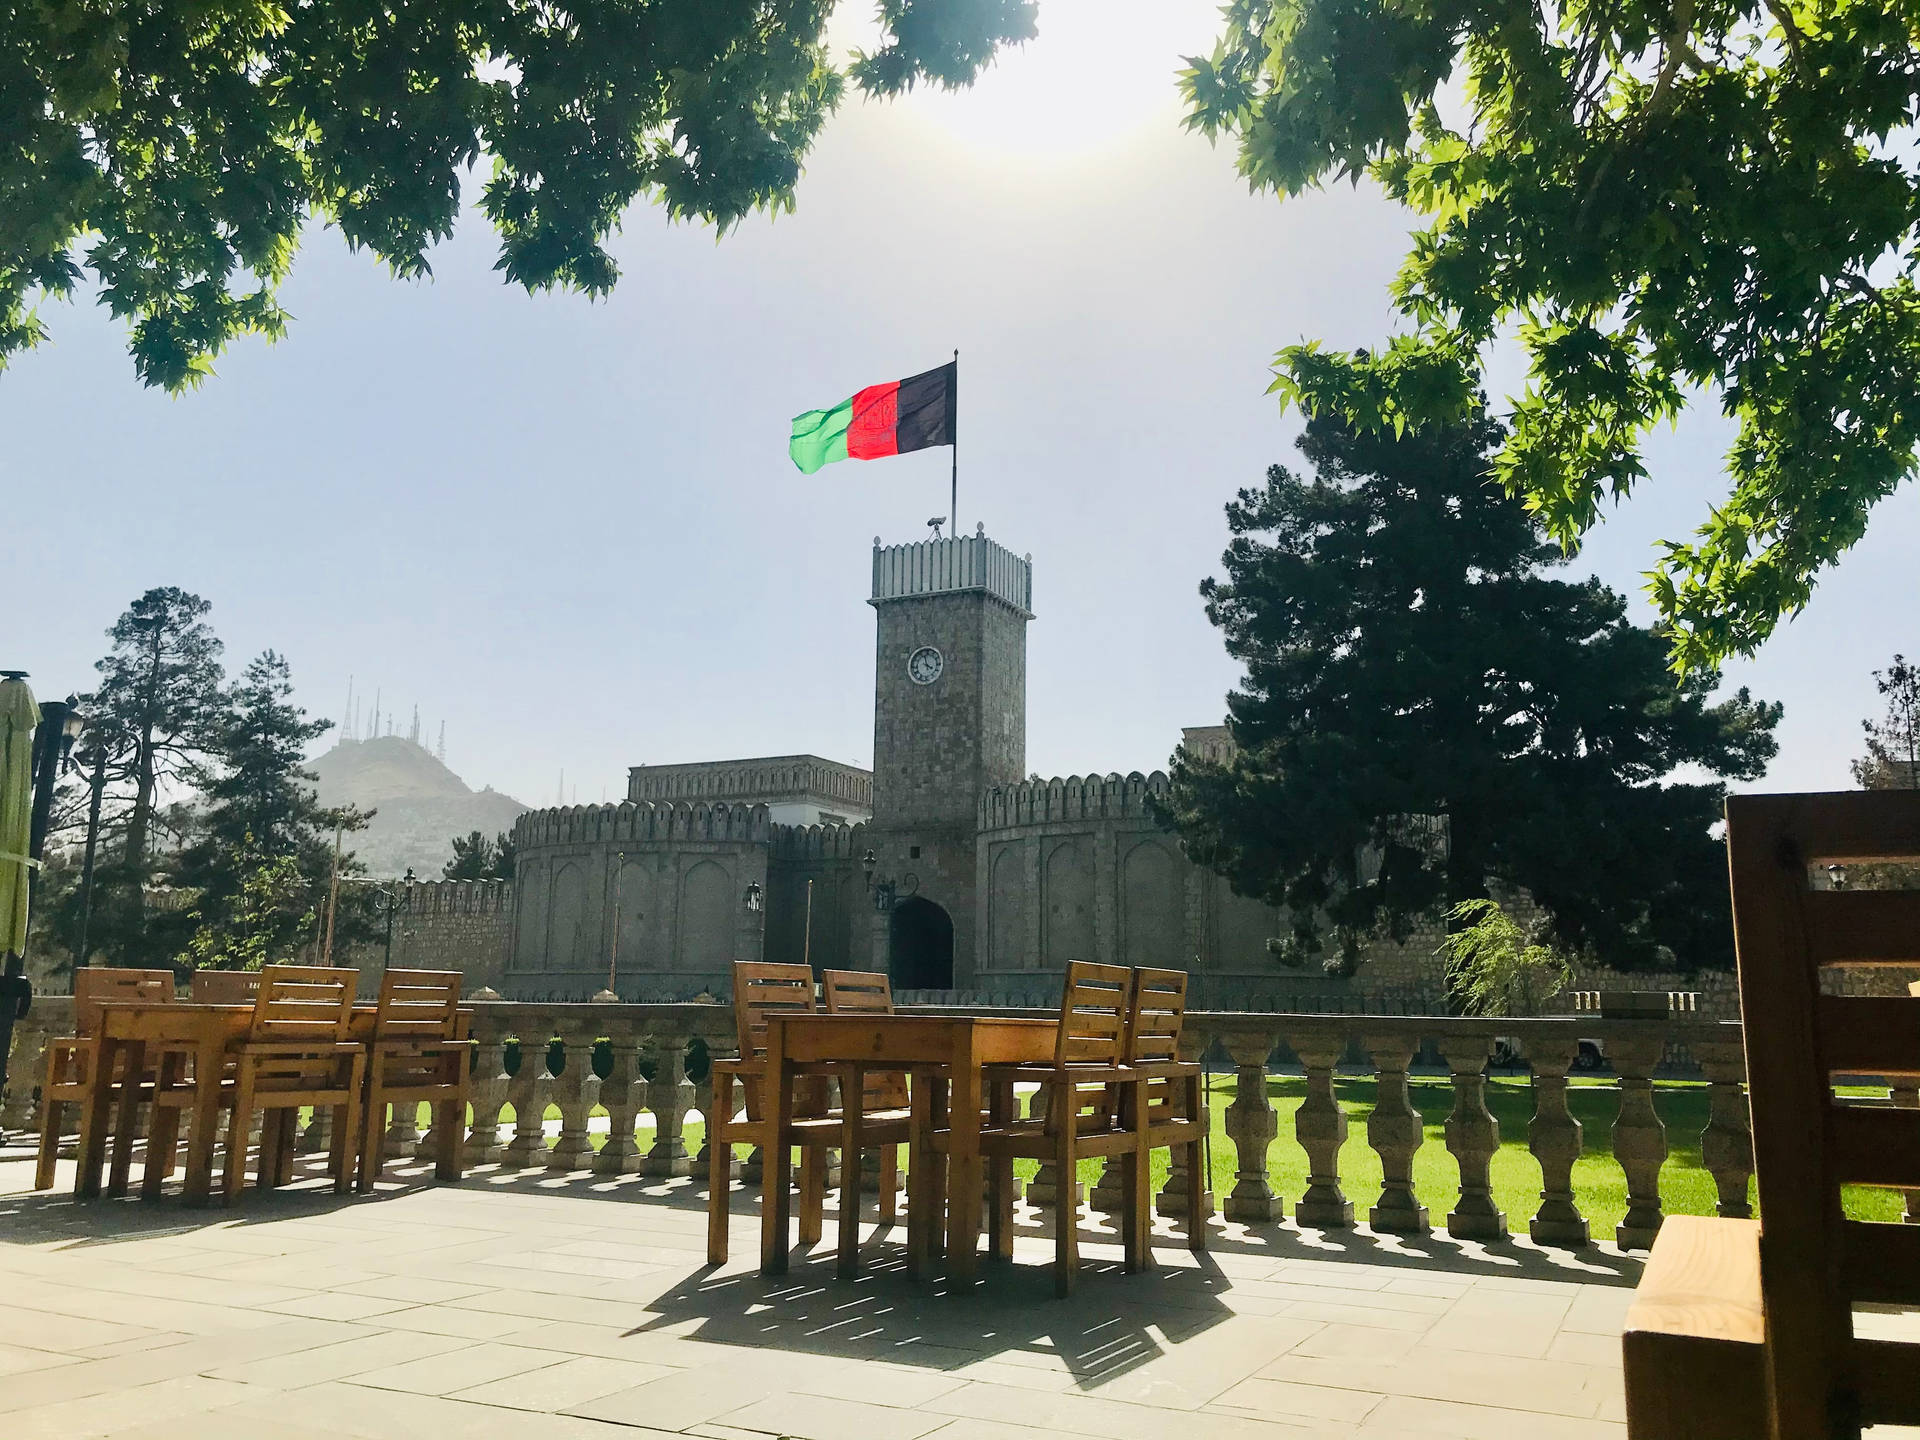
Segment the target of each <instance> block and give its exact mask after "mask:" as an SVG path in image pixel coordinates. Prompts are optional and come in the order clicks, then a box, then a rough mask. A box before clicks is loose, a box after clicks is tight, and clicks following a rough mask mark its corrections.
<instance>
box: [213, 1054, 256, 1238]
mask: <svg viewBox="0 0 1920 1440" xmlns="http://www.w3.org/2000/svg"><path fill="white" fill-rule="evenodd" d="M252 1123H253V1076H252V1074H251V1073H250V1072H249V1070H248V1068H247V1065H246V1062H245V1061H242V1062H241V1066H240V1076H239V1079H238V1080H237V1081H236V1083H235V1086H234V1095H233V1114H232V1115H231V1116H229V1117H228V1119H227V1164H226V1169H225V1170H223V1171H222V1172H221V1174H220V1199H221V1203H222V1204H226V1205H231V1204H233V1202H234V1200H235V1199H236V1198H237V1197H238V1196H239V1194H240V1186H241V1184H242V1183H243V1182H244V1181H245V1179H246V1175H247V1127H248V1126H249V1125H251V1124H252Z"/></svg>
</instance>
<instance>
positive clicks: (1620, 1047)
mask: <svg viewBox="0 0 1920 1440" xmlns="http://www.w3.org/2000/svg"><path fill="white" fill-rule="evenodd" d="M1607 1050H1608V1054H1609V1056H1610V1058H1611V1059H1612V1061H1613V1069H1614V1073H1615V1074H1616V1075H1618V1076H1619V1080H1620V1118H1619V1119H1617V1120H1615V1121H1614V1122H1613V1155H1614V1158H1615V1159H1616V1160H1618V1161H1619V1162H1620V1168H1621V1169H1622V1170H1625V1171H1626V1172H1627V1216H1626V1218H1625V1219H1624V1220H1622V1221H1621V1222H1620V1224H1619V1225H1618V1226H1617V1227H1615V1229H1614V1239H1615V1241H1616V1242H1617V1243H1618V1244H1619V1246H1620V1248H1621V1249H1622V1250H1647V1249H1651V1248H1652V1246H1653V1237H1654V1236H1656V1235H1658V1234H1659V1233H1660V1219H1661V1216H1660V1166H1661V1165H1662V1163H1664V1162H1665V1160H1666V1158H1667V1127H1666V1126H1665V1125H1662V1124H1661V1123H1660V1116H1659V1113H1658V1112H1657V1111H1655V1109H1654V1108H1653V1071H1654V1067H1655V1066H1656V1065H1658V1064H1659V1063H1660V1057H1661V1056H1662V1055H1663V1054H1664V1053H1665V1052H1666V1036H1665V1033H1664V1031H1663V1030H1655V1031H1645V1030H1642V1031H1639V1032H1638V1033H1634V1034H1631V1035H1629V1036H1628V1037H1627V1038H1625V1039H1619V1040H1615V1039H1611V1038H1609V1041H1608V1045H1607Z"/></svg>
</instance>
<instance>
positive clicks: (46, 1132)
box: [33, 965, 173, 1190]
mask: <svg viewBox="0 0 1920 1440" xmlns="http://www.w3.org/2000/svg"><path fill="white" fill-rule="evenodd" d="M172 999H173V972H172V971H171V970H110V969H105V968H102V967H99V966H92V965H89V966H85V967H82V968H80V969H77V970H75V971H74V972H73V1032H74V1033H73V1034H72V1035H71V1036H68V1037H66V1038H63V1039H58V1040H53V1041H50V1042H48V1045H47V1068H46V1073H45V1076H44V1078H43V1079H42V1081H41V1089H40V1152H39V1155H38V1157H37V1161H36V1163H35V1165H34V1170H33V1188H34V1189H36V1190H48V1189H51V1188H52V1187H53V1174H54V1167H55V1166H56V1165H57V1164H58V1163H59V1160H60V1129H61V1122H62V1121H63V1120H64V1119H65V1112H66V1107H67V1106H68V1105H69V1104H79V1103H81V1102H84V1101H85V1100H86V1098H87V1096H88V1094H89V1092H90V1091H91V1090H92V1088H93V1062H94V1057H95V1056H96V1055H97V1054H98V1052H99V1046H100V1005H101V1002H103V1001H107V1000H143V1001H146V1002H147V1003H148V1004H164V1003H166V1002H169V1001H171V1000H172ZM156 1058H157V1057H156ZM153 1078H154V1072H153V1070H152V1069H151V1068H149V1069H147V1070H146V1072H145V1073H144V1074H142V1075H140V1076H137V1077H134V1082H133V1083H135V1084H137V1085H139V1086H140V1087H141V1090H142V1096H143V1098H145V1099H148V1100H151V1099H152V1090H153ZM107 1079H108V1082H109V1083H112V1084H115V1085H123V1084H126V1083H127V1077H126V1076H124V1075H121V1076H109V1077H107Z"/></svg>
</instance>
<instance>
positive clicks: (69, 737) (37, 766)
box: [0, 672, 86, 1093]
mask: <svg viewBox="0 0 1920 1440" xmlns="http://www.w3.org/2000/svg"><path fill="white" fill-rule="evenodd" d="M9 673H10V674H11V673H13V672H9ZM21 678H22V679H24V678H25V677H24V676H22V677H21ZM85 726H86V721H85V720H84V719H83V718H82V717H81V715H80V707H79V702H78V701H77V700H76V699H75V698H74V697H73V696H68V697H67V698H66V699H65V700H49V701H48V702H47V703H46V704H44V705H42V706H41V707H40V724H39V726H38V728H36V729H35V730H34V732H33V809H32V811H31V814H30V818H29V820H28V830H27V858H28V859H29V860H31V861H32V862H33V863H32V865H31V866H30V867H29V869H28V871H27V913H28V914H29V915H31V914H32V913H33V902H34V899H35V898H36V897H37V895H38V893H39V890H40V860H41V858H42V857H43V856H44V855H45V854H46V849H47V826H48V823H49V822H50V821H51V820H52V818H53V791H54V787H55V786H56V785H57V784H58V783H59V781H60V772H61V771H62V770H63V769H65V768H66V765H67V760H68V757H69V756H71V755H72V753H73V742H74V741H75V740H78V739H79V738H80V732H81V730H82V729H84V728H85ZM21 948H22V952H24V950H25V946H24V944H23V945H22V947H21ZM26 971H27V957H26V955H25V953H18V954H16V953H14V952H13V951H8V952H7V958H6V963H5V966H4V968H0V1093H5V1090H6V1086H7V1056H8V1053H9V1052H10V1051H11V1050H12V1049H13V1022H14V1021H16V1020H24V1019H26V1017H27V1011H28V1009H29V1008H30V1007H31V1006H32V1004H33V982H31V981H30V980H28V979H27V973H26Z"/></svg>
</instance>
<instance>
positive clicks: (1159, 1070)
mask: <svg viewBox="0 0 1920 1440" xmlns="http://www.w3.org/2000/svg"><path fill="white" fill-rule="evenodd" d="M1128 1068H1129V1069H1132V1070H1135V1071H1137V1072H1139V1073H1140V1074H1142V1075H1145V1076H1146V1077H1147V1078H1148V1079H1149V1080H1164V1079H1168V1078H1172V1079H1177V1080H1184V1079H1186V1078H1187V1077H1188V1076H1191V1075H1200V1074H1203V1073H1205V1072H1204V1071H1203V1070H1202V1069H1201V1067H1200V1066H1199V1064H1197V1063H1196V1062H1194V1061H1192V1060H1135V1061H1133V1062H1132V1063H1131V1065H1130V1066H1129V1067H1128Z"/></svg>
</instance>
